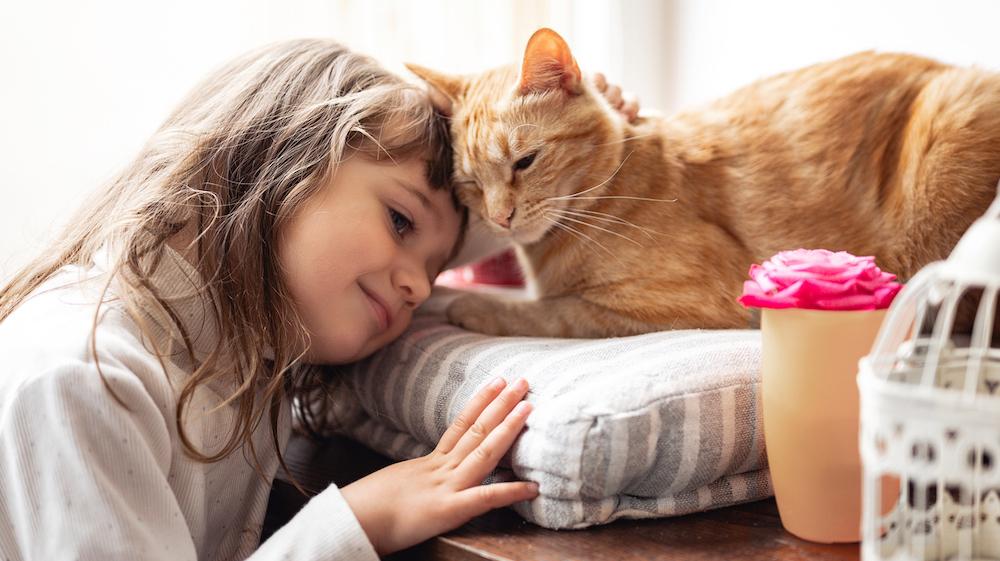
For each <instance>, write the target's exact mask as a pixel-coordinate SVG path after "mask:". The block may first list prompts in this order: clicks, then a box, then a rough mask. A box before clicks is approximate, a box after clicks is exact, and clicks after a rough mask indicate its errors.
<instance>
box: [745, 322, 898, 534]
mask: <svg viewBox="0 0 1000 561" xmlns="http://www.w3.org/2000/svg"><path fill="white" fill-rule="evenodd" d="M884 317H885V310H859V311H826V310H805V309H797V308H789V309H769V308H764V309H762V310H761V335H762V339H763V342H762V364H761V368H762V378H763V382H762V383H763V402H764V403H763V407H764V409H763V415H764V419H763V421H764V440H765V443H766V446H767V461H768V464H769V465H770V468H771V480H772V482H773V483H774V496H775V499H776V501H777V503H778V512H779V514H780V516H781V523H782V525H784V527H785V529H786V530H788V531H789V532H791V533H792V534H794V535H796V536H798V537H800V538H802V539H806V540H810V541H815V542H822V543H837V542H857V541H860V539H861V458H860V454H859V452H858V386H857V382H856V378H857V373H858V360H859V359H861V357H863V356H865V355H867V354H868V353H869V351H870V350H871V347H872V344H873V343H874V341H875V335H876V334H877V333H878V330H879V326H881V324H882V319H883V318H884Z"/></svg>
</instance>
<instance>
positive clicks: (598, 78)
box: [590, 72, 639, 123]
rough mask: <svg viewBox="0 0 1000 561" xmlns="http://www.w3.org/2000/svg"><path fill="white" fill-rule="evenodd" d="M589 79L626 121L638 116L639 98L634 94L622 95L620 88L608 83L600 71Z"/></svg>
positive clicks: (631, 121)
mask: <svg viewBox="0 0 1000 561" xmlns="http://www.w3.org/2000/svg"><path fill="white" fill-rule="evenodd" d="M590 81H591V82H593V84H594V87H596V88H597V91H599V92H601V93H602V94H603V95H604V99H606V100H608V103H610V104H611V107H614V108H615V109H617V110H618V112H619V113H621V114H622V115H624V116H625V119H626V120H628V122H630V123H633V122H635V120H636V119H638V118H639V100H638V99H636V97H635V96H633V95H631V94H629V93H626V94H624V95H623V94H622V89H621V88H619V87H618V86H616V85H614V84H608V80H607V78H605V77H604V74H601V73H600V72H598V73H596V74H594V75H593V76H592V77H591V79H590Z"/></svg>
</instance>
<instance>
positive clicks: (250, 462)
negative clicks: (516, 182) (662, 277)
mask: <svg viewBox="0 0 1000 561" xmlns="http://www.w3.org/2000/svg"><path fill="white" fill-rule="evenodd" d="M608 97H609V98H610V99H611V100H612V104H613V105H615V106H617V107H619V108H620V109H622V110H623V112H625V113H627V114H628V113H632V114H634V112H633V110H632V106H630V105H625V106H624V108H623V103H622V102H621V101H620V94H619V92H618V91H617V90H616V89H614V88H609V91H608ZM450 165H451V152H450V148H449V146H448V143H447V130H446V127H445V125H444V123H442V122H441V121H440V120H439V118H438V117H437V116H435V114H434V113H433V110H432V109H431V105H430V103H429V102H428V100H427V97H426V94H425V93H424V92H423V91H422V90H418V89H415V88H414V87H413V86H410V85H407V84H406V83H405V82H403V81H402V80H401V79H400V78H397V77H395V76H393V75H391V74H389V73H387V72H386V71H385V70H383V69H381V68H380V67H379V66H378V65H376V64H375V63H374V62H373V61H372V60H371V59H370V58H367V57H364V56H361V55H358V54H355V53H352V52H349V51H348V50H346V49H345V48H343V47H341V46H340V45H338V44H336V43H333V42H330V41H322V40H301V41H291V42H285V43H281V44H278V45H274V46H270V47H266V48H263V49H260V50H258V51H256V52H252V53H250V54H248V55H245V56H243V57H241V58H239V59H237V60H235V61H233V62H232V63H230V64H228V65H227V66H225V67H224V68H222V69H220V70H219V71H217V72H216V73H214V74H213V75H212V76H210V77H209V79H208V80H207V81H205V82H204V83H203V84H201V85H200V86H199V87H197V88H196V89H195V90H194V93H193V94H192V95H191V96H190V97H189V98H188V99H187V100H185V101H184V102H183V103H182V104H181V106H180V108H179V109H177V110H176V111H175V112H174V113H173V114H172V115H171V116H170V117H169V118H168V119H167V121H166V123H165V124H164V125H163V126H162V127H161V128H160V129H159V130H158V131H157V132H156V133H155V134H154V135H153V137H152V138H151V139H150V141H149V142H148V144H147V145H146V146H145V147H144V148H143V149H142V151H141V152H140V154H139V156H138V157H137V158H136V159H135V160H134V161H133V162H132V164H131V165H130V166H129V167H128V168H127V169H126V170H125V171H124V172H123V173H121V174H120V175H119V176H118V177H117V178H116V179H114V180H113V181H112V183H111V185H110V188H109V189H108V190H107V191H106V192H105V193H103V194H101V195H100V196H98V197H96V198H95V199H93V200H92V201H91V202H90V203H89V204H88V205H86V206H85V208H83V209H82V210H81V211H80V212H79V214H77V216H76V217H75V218H74V219H73V220H72V221H71V222H70V225H69V226H68V228H67V230H66V231H65V232H64V233H63V235H62V236H61V238H60V239H59V241H57V242H56V243H55V244H54V245H53V246H52V247H50V248H49V249H47V250H46V251H45V252H43V253H42V255H41V256H40V257H38V258H37V259H36V260H35V261H34V262H32V263H30V264H29V265H28V266H27V267H26V268H25V269H24V270H22V271H21V272H20V273H19V274H17V275H16V276H15V277H14V278H13V279H12V280H11V282H10V283H9V284H8V285H7V286H6V287H4V288H3V289H2V290H0V356H3V357H4V366H3V368H4V370H3V374H2V375H0V520H2V521H3V523H2V524H0V553H2V554H3V555H2V557H3V558H4V559H10V560H24V559H42V560H46V561H48V560H52V559H70V558H72V559H100V560H107V559H116V558H142V559H170V560H178V559H192V560H193V559H244V558H247V557H249V558H252V559H278V558H281V559H352V560H353V559H375V558H376V557H377V556H378V555H382V554H386V553H390V552H393V551H396V550H399V549H402V548H405V547H408V546H410V545H412V544H415V543H418V542H420V541H423V540H425V539H427V538H429V537H431V536H434V535H436V534H439V533H442V532H444V531H447V530H449V529H452V528H455V527H457V526H459V525H461V524H462V523H464V522H465V521H467V520H469V519H470V518H472V517H474V516H477V515H479V514H481V513H483V512H485V511H487V510H490V509H492V508H496V507H501V506H506V505H510V504H512V503H514V502H517V501H523V500H529V499H532V498H533V497H535V496H536V495H537V493H538V490H537V486H536V485H535V484H534V483H531V482H509V483H499V484H494V485H489V486H482V485H480V483H481V481H482V480H483V478H484V477H485V476H486V475H487V474H488V473H489V472H490V471H491V470H492V469H493V468H494V467H495V466H496V464H497V462H498V461H499V459H500V458H501V457H502V456H503V455H504V453H505V452H506V451H507V449H508V448H509V447H510V446H511V444H512V443H513V441H514V439H515V437H516V436H517V434H518V432H519V431H520V430H521V429H522V427H523V426H524V422H525V418H526V416H527V415H528V413H529V412H530V406H529V405H528V403H527V402H523V401H522V398H523V397H524V395H525V392H526V391H527V383H526V382H525V381H524V380H518V381H516V382H515V383H512V384H510V385H507V384H506V382H505V381H504V380H502V379H498V380H496V381H495V382H494V383H492V384H490V385H489V386H488V387H486V388H484V389H483V390H481V392H480V393H479V394H478V395H476V396H475V397H474V398H473V399H472V400H471V401H470V403H469V404H468V405H467V406H466V408H465V410H464V411H463V412H462V413H461V415H460V416H459V417H458V418H457V419H456V421H455V423H454V424H453V425H452V426H451V427H450V428H449V429H448V431H447V432H446V434H445V435H444V436H443V437H442V438H441V440H440V442H439V443H438V445H437V447H436V449H435V450H434V451H433V452H432V453H431V454H429V455H428V456H425V457H423V458H418V459H414V460H410V461H406V462H401V463H398V464H395V465H392V466H389V467H388V468H386V469H383V470H381V471H378V472H376V473H373V474H371V475H369V476H368V477H365V478H363V479H361V480H359V481H356V482H355V483H352V484H350V485H347V486H345V487H344V488H343V489H338V488H337V487H336V486H330V487H329V488H328V489H326V490H324V491H323V492H321V493H319V494H318V495H316V496H315V497H314V498H313V499H312V500H311V501H310V502H309V503H308V504H307V505H306V506H305V507H304V508H303V509H302V511H300V512H299V513H298V515H296V516H295V517H294V518H293V519H292V520H291V521H290V522H289V523H288V524H286V525H285V526H284V527H283V528H281V529H280V530H279V531H278V532H276V533H275V534H274V535H273V536H272V537H271V538H269V539H268V540H267V541H266V542H265V543H263V544H258V540H259V535H260V526H261V522H262V520H263V516H264V510H265V508H266V505H267V499H268V492H269V489H270V484H271V481H272V478H273V477H274V475H275V473H276V472H277V469H278V468H279V467H283V465H284V462H283V460H282V457H281V450H282V449H283V447H284V445H285V444H286V442H287V440H288V438H289V434H290V430H291V428H290V427H291V424H292V411H291V409H292V404H296V406H297V413H298V415H297V416H296V419H297V420H299V422H302V423H303V424H305V425H306V427H307V428H312V429H317V430H319V429H322V426H320V424H321V423H320V422H319V421H320V420H321V419H322V415H321V409H322V403H323V399H326V395H325V393H326V392H325V391H324V389H325V385H324V380H323V376H322V371H321V369H320V368H319V367H317V366H312V365H317V364H329V363H341V362H346V361H352V360H356V359H358V358H361V357H364V356H366V355H368V354H370V353H371V352H373V351H375V350H376V349H378V348H380V347H381V346H383V345H385V344H386V343H388V342H389V341H391V340H392V339H394V338H395V337H396V336H398V335H399V334H400V333H401V332H402V331H403V330H404V329H405V328H406V326H407V324H408V323H409V321H410V317H411V314H412V313H413V310H414V308H416V307H417V306H418V305H420V303H421V302H423V301H424V300H425V299H426V298H427V297H428V295H429V293H430V289H431V284H432V282H433V279H434V278H435V276H436V275H437V274H438V273H439V272H440V271H441V269H442V268H443V267H444V266H445V264H446V263H447V262H448V261H449V258H450V257H451V256H452V255H453V254H454V253H455V251H456V249H457V247H458V246H459V242H460V238H461V234H460V232H462V230H463V226H464V222H465V216H464V214H463V213H462V212H460V211H459V210H458V205H457V204H456V202H455V199H454V198H453V196H452V194H451V192H450V190H449V189H448V180H449V176H450ZM236 452H239V453H236ZM258 546H259V548H258Z"/></svg>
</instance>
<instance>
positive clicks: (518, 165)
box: [514, 152, 538, 171]
mask: <svg viewBox="0 0 1000 561" xmlns="http://www.w3.org/2000/svg"><path fill="white" fill-rule="evenodd" d="M537 155H538V152H532V153H531V154H528V155H527V156H525V157H523V158H521V159H520V160H518V161H516V162H514V171H521V170H523V169H528V167H529V166H531V164H532V163H534V161H535V156H537Z"/></svg>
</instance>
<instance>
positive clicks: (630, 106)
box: [621, 98, 639, 122]
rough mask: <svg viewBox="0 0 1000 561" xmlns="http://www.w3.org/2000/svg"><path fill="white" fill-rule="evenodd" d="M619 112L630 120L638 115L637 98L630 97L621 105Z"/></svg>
mask: <svg viewBox="0 0 1000 561" xmlns="http://www.w3.org/2000/svg"><path fill="white" fill-rule="evenodd" d="M621 112H622V113H623V114H624V115H625V117H626V118H627V119H628V120H629V122H632V121H634V120H636V119H637V118H638V117H639V100H638V99H635V98H631V99H629V100H627V101H626V102H625V104H624V105H622V108H621Z"/></svg>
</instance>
